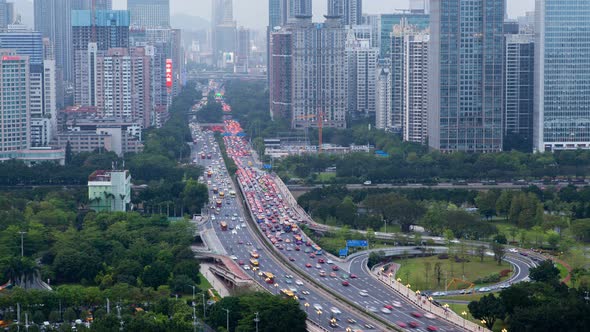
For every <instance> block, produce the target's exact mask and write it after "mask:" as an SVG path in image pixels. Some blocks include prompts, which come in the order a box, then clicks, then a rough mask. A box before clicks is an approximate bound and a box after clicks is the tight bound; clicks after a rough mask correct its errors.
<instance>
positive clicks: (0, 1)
mask: <svg viewBox="0 0 590 332" xmlns="http://www.w3.org/2000/svg"><path fill="white" fill-rule="evenodd" d="M13 22H14V3H12V2H7V1H6V0H0V29H2V28H6V27H7V26H8V25H10V24H12V23H13Z"/></svg>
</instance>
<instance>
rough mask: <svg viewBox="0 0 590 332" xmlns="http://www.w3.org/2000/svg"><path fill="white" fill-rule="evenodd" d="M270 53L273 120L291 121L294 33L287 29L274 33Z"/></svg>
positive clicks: (269, 69)
mask: <svg viewBox="0 0 590 332" xmlns="http://www.w3.org/2000/svg"><path fill="white" fill-rule="evenodd" d="M269 51H270V52H269V53H270V58H269V68H268V72H269V90H270V91H269V96H270V116H271V117H272V119H273V120H278V119H291V111H292V110H291V107H292V104H291V92H292V90H291V84H292V82H291V79H292V73H293V41H292V33H291V32H290V31H288V30H286V29H283V30H279V31H276V32H273V33H272V34H271V35H270V46H269Z"/></svg>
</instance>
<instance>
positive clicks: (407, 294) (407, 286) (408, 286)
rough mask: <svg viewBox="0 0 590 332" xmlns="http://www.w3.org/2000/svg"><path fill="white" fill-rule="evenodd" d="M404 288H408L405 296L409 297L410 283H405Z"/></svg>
mask: <svg viewBox="0 0 590 332" xmlns="http://www.w3.org/2000/svg"><path fill="white" fill-rule="evenodd" d="M406 288H407V289H408V292H407V293H406V296H407V297H410V289H411V288H412V285H410V284H407V285H406Z"/></svg>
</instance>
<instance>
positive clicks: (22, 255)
mask: <svg viewBox="0 0 590 332" xmlns="http://www.w3.org/2000/svg"><path fill="white" fill-rule="evenodd" d="M18 234H20V257H25V246H24V235H25V234H27V232H23V231H20V232H18Z"/></svg>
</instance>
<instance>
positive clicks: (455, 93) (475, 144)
mask: <svg viewBox="0 0 590 332" xmlns="http://www.w3.org/2000/svg"><path fill="white" fill-rule="evenodd" d="M430 5H431V7H430V32H431V35H430V45H429V60H430V61H429V75H428V76H429V77H428V80H429V86H428V94H429V96H430V98H429V105H428V110H429V112H428V113H429V128H428V132H429V140H428V143H429V145H430V146H431V147H432V148H434V149H437V150H441V151H443V152H451V151H464V152H495V151H500V150H501V149H502V133H503V130H502V110H503V73H502V71H503V65H504V35H503V31H502V30H503V22H504V14H505V0H477V1H468V2H467V3H466V2H465V1H463V0H441V1H432V2H431V3H430ZM589 68H590V66H589Z"/></svg>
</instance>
